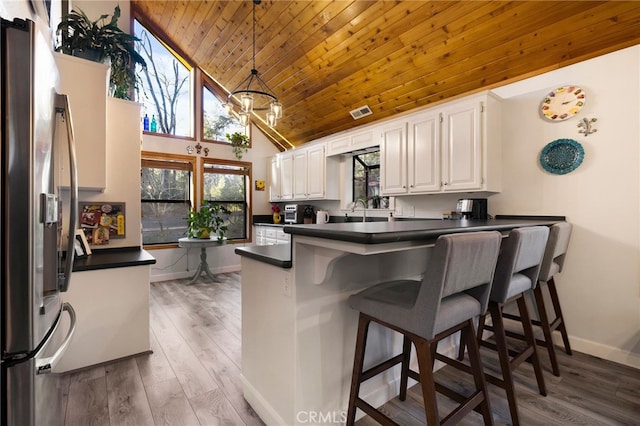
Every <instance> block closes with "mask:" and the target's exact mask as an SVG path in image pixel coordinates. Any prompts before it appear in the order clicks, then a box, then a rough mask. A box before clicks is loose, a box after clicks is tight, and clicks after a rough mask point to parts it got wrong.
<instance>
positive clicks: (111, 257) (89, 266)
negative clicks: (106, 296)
mask: <svg viewBox="0 0 640 426" xmlns="http://www.w3.org/2000/svg"><path fill="white" fill-rule="evenodd" d="M154 263H156V259H155V257H153V256H151V255H150V254H149V252H148V251H146V250H143V249H141V248H139V247H122V248H111V249H101V250H93V253H92V254H90V255H89V256H86V257H76V258H75V259H74V262H73V272H82V271H95V270H99V269H110V268H126V267H129V266H140V265H152V264H154Z"/></svg>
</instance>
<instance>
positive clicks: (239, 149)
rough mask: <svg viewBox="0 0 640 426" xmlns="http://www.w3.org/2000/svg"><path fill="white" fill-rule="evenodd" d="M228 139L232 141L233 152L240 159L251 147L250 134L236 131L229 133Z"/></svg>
mask: <svg viewBox="0 0 640 426" xmlns="http://www.w3.org/2000/svg"><path fill="white" fill-rule="evenodd" d="M226 136H227V140H229V142H231V147H232V148H233V154H234V155H235V156H236V158H237V159H238V160H241V159H242V156H243V155H244V154H246V153H247V150H248V149H249V136H247V135H245V134H244V133H240V132H234V133H231V134H229V133H227V134H226Z"/></svg>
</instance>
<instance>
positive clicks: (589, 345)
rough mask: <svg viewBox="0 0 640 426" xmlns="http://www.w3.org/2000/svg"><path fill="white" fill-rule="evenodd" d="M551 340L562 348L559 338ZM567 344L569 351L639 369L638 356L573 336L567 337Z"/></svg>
mask: <svg viewBox="0 0 640 426" xmlns="http://www.w3.org/2000/svg"><path fill="white" fill-rule="evenodd" d="M553 338H554V341H555V343H556V345H557V346H559V347H562V348H563V347H564V346H563V343H562V339H561V338H560V337H559V336H556V335H555V334H554V336H553ZM556 339H557V340H556ZM569 343H571V349H573V350H575V351H578V352H582V353H585V354H588V355H593V356H595V357H598V358H602V359H606V360H607V361H612V362H616V363H618V364H623V365H627V366H629V367H633V368H638V369H640V354H636V353H632V352H630V351H627V350H623V349H620V348H616V347H613V346H608V345H603V344H602V343H597V342H593V341H591V340H586V339H581V338H579V337H575V336H569ZM560 350H562V349H560Z"/></svg>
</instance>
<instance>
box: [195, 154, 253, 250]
mask: <svg viewBox="0 0 640 426" xmlns="http://www.w3.org/2000/svg"><path fill="white" fill-rule="evenodd" d="M203 161H204V162H203V165H202V175H203V180H202V182H203V200H208V201H213V202H216V203H219V204H222V205H223V206H225V207H226V208H227V209H228V210H229V211H230V212H231V214H230V215H229V220H228V222H227V223H226V225H227V227H228V230H227V233H226V237H227V239H228V240H246V239H247V232H248V229H247V228H248V226H249V225H248V224H249V220H248V219H249V215H250V214H251V209H250V202H249V201H250V199H251V197H250V195H251V192H250V191H251V189H250V188H251V185H250V182H251V163H246V162H240V161H225V160H216V159H213V158H205V159H203Z"/></svg>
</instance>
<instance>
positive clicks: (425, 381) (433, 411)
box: [413, 338, 440, 426]
mask: <svg viewBox="0 0 640 426" xmlns="http://www.w3.org/2000/svg"><path fill="white" fill-rule="evenodd" d="M413 344H414V345H415V347H416V355H417V357H418V366H419V367H420V385H421V387H422V398H423V399H424V411H425V414H426V416H427V425H429V426H432V425H439V424H440V416H439V415H438V403H437V400H436V386H435V381H434V377H433V363H434V359H432V356H431V354H432V352H433V351H434V350H435V348H432V347H431V346H432V345H437V344H438V342H431V343H429V342H427V341H426V340H424V339H421V338H416V339H415V340H414V341H413Z"/></svg>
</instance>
